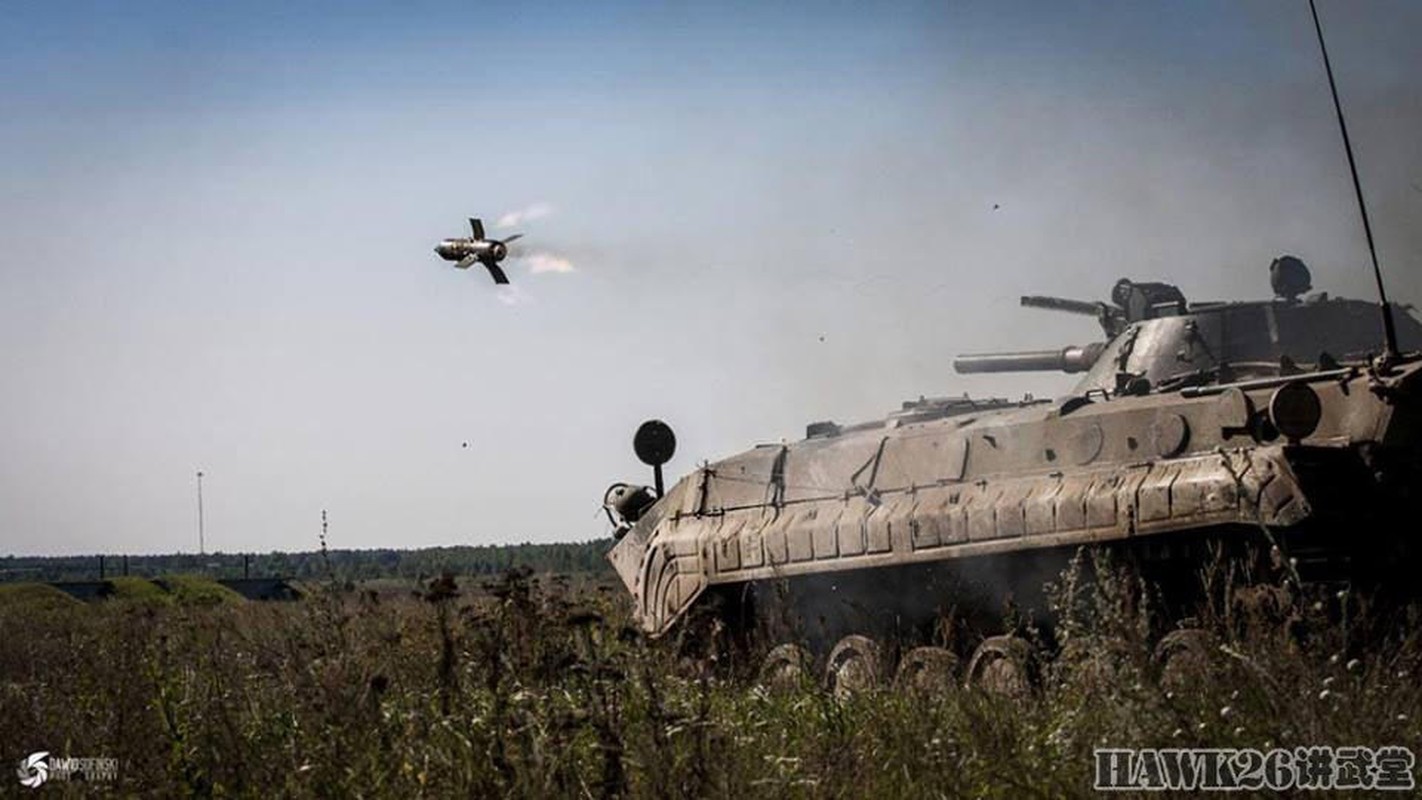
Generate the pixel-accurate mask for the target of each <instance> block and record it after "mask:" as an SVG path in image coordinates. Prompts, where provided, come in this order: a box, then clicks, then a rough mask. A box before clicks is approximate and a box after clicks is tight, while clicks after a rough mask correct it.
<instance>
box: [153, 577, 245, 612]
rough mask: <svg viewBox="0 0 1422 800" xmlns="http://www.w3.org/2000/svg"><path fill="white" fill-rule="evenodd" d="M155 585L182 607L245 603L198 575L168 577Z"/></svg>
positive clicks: (221, 586)
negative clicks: (162, 588) (159, 586)
mask: <svg viewBox="0 0 1422 800" xmlns="http://www.w3.org/2000/svg"><path fill="white" fill-rule="evenodd" d="M157 583H158V584H160V585H161V586H162V587H164V588H165V589H166V590H167V592H168V594H169V596H170V597H172V598H173V602H175V603H177V604H178V605H183V606H220V605H233V604H240V603H245V602H247V601H246V599H245V598H243V597H242V595H240V594H237V593H236V592H234V591H232V590H231V589H228V588H227V587H226V586H223V585H222V584H219V583H217V582H216V581H214V580H212V579H211V578H205V577H202V576H200V575H168V576H165V577H163V578H159V579H158V580H157Z"/></svg>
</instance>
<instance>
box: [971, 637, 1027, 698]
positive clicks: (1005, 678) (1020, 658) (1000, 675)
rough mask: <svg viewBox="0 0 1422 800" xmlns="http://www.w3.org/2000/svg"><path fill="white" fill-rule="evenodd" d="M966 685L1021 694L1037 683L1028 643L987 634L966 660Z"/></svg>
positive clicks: (1015, 638)
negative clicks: (970, 657) (971, 655)
mask: <svg viewBox="0 0 1422 800" xmlns="http://www.w3.org/2000/svg"><path fill="white" fill-rule="evenodd" d="M966 677H967V684H968V686H970V687H976V688H978V689H982V690H983V691H985V692H988V693H990V694H998V695H1003V696H1006V697H1024V696H1026V695H1028V694H1030V693H1031V691H1032V687H1033V686H1034V685H1036V683H1037V664H1036V659H1034V658H1033V656H1032V646H1031V645H1030V644H1028V643H1027V640H1025V639H1022V638H1021V637H1017V636H991V637H988V638H987V639H984V640H983V643H982V644H980V645H978V649H977V650H974V651H973V657H972V659H971V660H969V661H968V674H967V676H966Z"/></svg>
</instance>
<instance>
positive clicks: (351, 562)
mask: <svg viewBox="0 0 1422 800" xmlns="http://www.w3.org/2000/svg"><path fill="white" fill-rule="evenodd" d="M610 544H611V543H610V542H609V541H607V540H599V541H591V542H571V543H558V544H531V543H524V544H510V545H481V546H477V547H431V548H424V549H420V550H391V549H382V550H327V551H326V552H325V555H324V556H323V555H322V552H321V551H320V550H312V551H310V552H301V553H281V552H272V553H254V554H248V555H245V556H244V555H243V554H241V553H208V554H205V555H198V554H194V553H175V554H169V555H150V556H129V557H128V561H127V569H128V575H129V576H131V577H147V578H153V577H159V576H163V575H171V574H189V575H206V576H208V577H212V578H241V577H244V573H248V574H250V576H251V577H254V578H257V577H272V578H291V579H296V580H326V579H328V578H329V577H331V576H330V575H329V574H328V572H327V564H328V563H329V565H330V569H331V571H333V572H334V573H335V577H337V578H339V579H340V580H346V581H360V580H370V579H375V578H407V579H412V580H418V579H422V578H429V577H432V576H435V575H439V574H442V573H444V572H453V573H455V574H456V575H481V576H495V575H500V574H502V573H504V572H507V571H508V570H510V569H530V570H533V571H534V572H554V573H563V574H573V573H586V574H589V575H611V574H612V571H611V567H609V566H608V564H607V561H606V559H605V558H604V556H605V555H606V553H607V549H608V547H609V546H610ZM244 558H245V559H246V561H245V566H244ZM105 567H106V572H107V574H106V575H105V577H106V578H113V577H114V576H115V575H119V574H120V573H121V572H122V570H123V569H124V561H123V559H122V558H120V557H117V556H109V557H108V558H107V560H106V562H105ZM98 578H99V557H98V556H97V555H93V556H61V557H39V556H7V557H4V558H0V582H4V581H7V580H25V581H67V580H97V579H98Z"/></svg>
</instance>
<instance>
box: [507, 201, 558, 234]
mask: <svg viewBox="0 0 1422 800" xmlns="http://www.w3.org/2000/svg"><path fill="white" fill-rule="evenodd" d="M552 213H553V206H551V205H549V204H548V203H534V204H533V205H531V206H529V207H527V208H521V209H519V210H518V211H510V212H509V213H507V214H504V215H503V216H501V217H499V219H498V221H497V222H495V223H494V225H495V226H496V227H499V228H512V227H513V226H515V225H522V224H523V223H525V222H528V221H529V220H534V219H542V218H543V217H546V216H548V215H549V214H552Z"/></svg>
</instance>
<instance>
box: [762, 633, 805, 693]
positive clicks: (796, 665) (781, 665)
mask: <svg viewBox="0 0 1422 800" xmlns="http://www.w3.org/2000/svg"><path fill="white" fill-rule="evenodd" d="M809 675H810V654H809V653H807V652H805V648H803V647H801V646H800V645H798V644H791V643H789V642H786V643H785V644H780V645H776V646H775V648H774V649H772V650H771V651H770V652H769V653H766V654H765V660H764V661H763V662H761V665H760V685H761V686H764V687H765V688H767V689H771V690H773V691H788V690H790V689H795V688H798V687H799V686H800V685H801V684H803V683H804V682H805V679H806V678H808V677H809Z"/></svg>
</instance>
